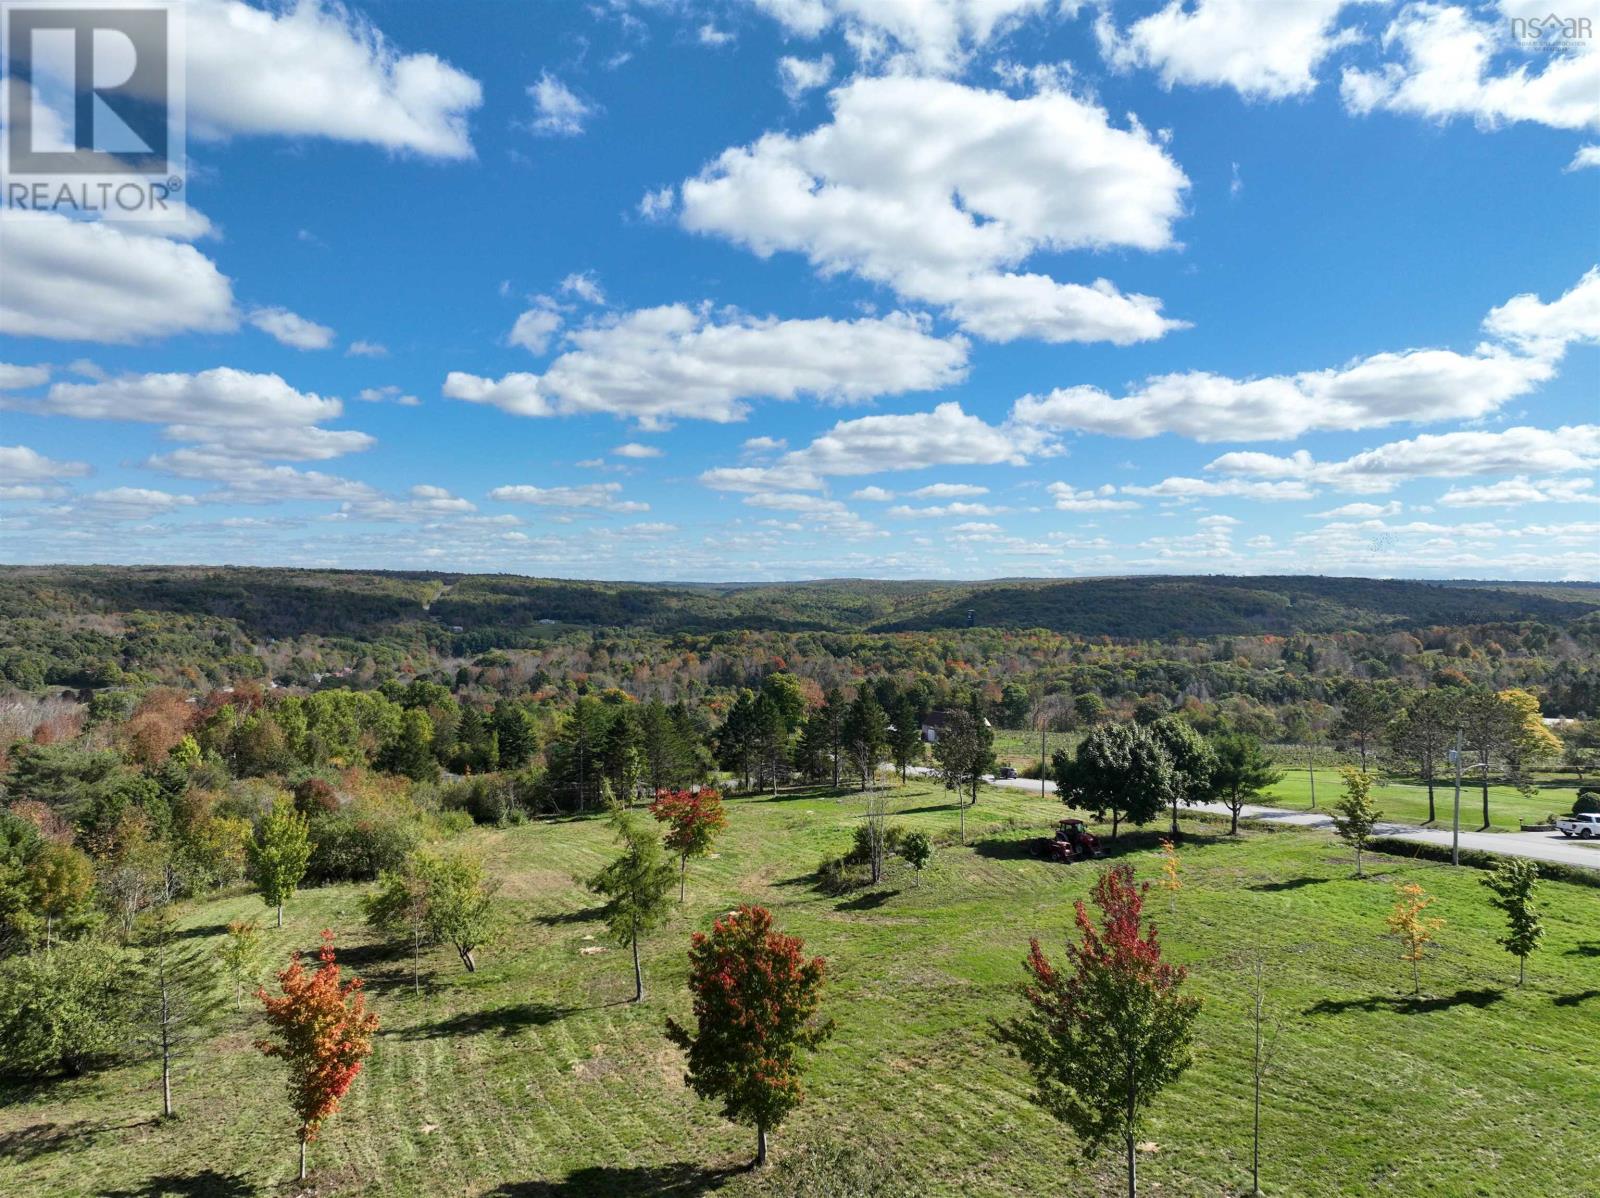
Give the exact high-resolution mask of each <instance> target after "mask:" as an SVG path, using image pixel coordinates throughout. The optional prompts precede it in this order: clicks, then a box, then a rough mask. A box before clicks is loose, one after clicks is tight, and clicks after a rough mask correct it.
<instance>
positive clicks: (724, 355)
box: [444, 304, 967, 426]
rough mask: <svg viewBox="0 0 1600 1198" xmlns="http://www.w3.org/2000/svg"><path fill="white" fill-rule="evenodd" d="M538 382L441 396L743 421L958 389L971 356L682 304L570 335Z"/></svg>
mask: <svg viewBox="0 0 1600 1198" xmlns="http://www.w3.org/2000/svg"><path fill="white" fill-rule="evenodd" d="M567 343H568V345H569V347H570V348H568V349H567V350H566V352H564V353H562V354H561V355H560V356H559V357H558V358H556V360H555V361H554V362H552V363H551V364H550V367H549V369H547V370H546V371H545V372H544V373H543V374H529V373H515V374H508V375H506V376H504V377H503V378H501V379H499V380H492V379H486V378H480V377H478V376H476V375H471V374H466V373H463V372H460V371H452V372H451V373H450V374H449V376H448V377H447V378H446V379H445V385H444V394H445V395H446V396H448V397H449V398H451V399H460V400H465V401H467V402H469V403H487V404H493V405H494V406H496V407H499V408H501V409H503V410H505V411H508V412H512V413H514V414H516V415H520V416H554V415H571V414H576V413H586V412H609V413H611V414H613V415H617V416H623V417H631V418H633V419H636V420H638V421H640V422H641V423H642V424H644V425H647V426H649V425H658V424H660V423H662V422H664V421H667V420H672V419H679V418H681V419H690V420H712V421H717V422H720V423H726V422H729V421H735V420H742V419H743V418H744V417H745V415H746V413H747V412H748V410H749V408H748V404H749V401H751V400H755V399H777V400H792V399H795V398H798V397H799V396H802V395H807V396H812V397H815V398H817V399H821V400H824V401H827V402H839V403H844V402H852V401H859V400H865V399H870V398H872V397H874V396H878V395H898V394H902V393H904V392H907V391H927V390H933V389H936V388H940V387H945V386H949V385H950V384H952V383H955V382H959V381H960V380H961V379H962V378H963V377H964V376H965V372H966V359H967V345H966V342H965V341H964V340H962V339H961V338H960V337H947V338H940V337H934V336H932V335H931V334H930V333H929V331H928V322H927V321H926V320H925V319H922V318H919V317H915V316H910V315H906V314H902V313H892V314H890V315H888V316H885V317H881V318H871V319H869V318H862V319H859V320H833V319H829V318H822V319H816V320H778V319H777V318H775V317H768V318H765V319H760V318H756V317H751V316H745V315H741V314H738V313H733V314H723V315H721V316H720V317H713V316H712V314H711V312H710V311H709V310H708V309H706V308H703V307H702V308H699V309H691V308H689V307H687V306H685V305H682V304H673V305H668V306H664V307H659V308H646V309H640V310H638V311H634V312H629V313H627V314H625V315H622V316H617V317H608V318H606V319H603V320H601V321H598V322H596V323H594V324H591V325H588V326H586V327H584V328H581V329H575V330H573V331H572V332H571V333H569V334H568V337H567Z"/></svg>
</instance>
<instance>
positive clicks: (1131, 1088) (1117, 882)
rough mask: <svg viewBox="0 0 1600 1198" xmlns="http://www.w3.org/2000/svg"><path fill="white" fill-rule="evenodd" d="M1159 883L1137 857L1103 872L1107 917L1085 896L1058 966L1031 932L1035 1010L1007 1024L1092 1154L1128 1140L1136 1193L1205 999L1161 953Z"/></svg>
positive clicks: (1011, 1041)
mask: <svg viewBox="0 0 1600 1198" xmlns="http://www.w3.org/2000/svg"><path fill="white" fill-rule="evenodd" d="M1149 888H1150V887H1149V883H1144V884H1143V885H1136V884H1135V882H1134V880H1133V869H1132V867H1131V866H1127V865H1118V866H1115V867H1113V868H1111V869H1108V870H1106V871H1104V872H1103V873H1102V874H1101V875H1100V877H1099V878H1098V879H1097V880H1096V881H1095V884H1094V890H1093V892H1092V898H1093V900H1094V904H1095V906H1096V907H1097V908H1098V909H1099V920H1098V923H1097V921H1096V920H1095V919H1093V918H1091V917H1090V915H1089V912H1088V909H1087V908H1086V907H1085V905H1084V903H1083V900H1081V899H1080V900H1078V902H1077V928H1078V940H1077V942H1069V943H1068V945H1067V959H1068V968H1066V969H1064V970H1059V971H1058V970H1057V969H1056V967H1055V966H1054V965H1052V964H1051V963H1050V960H1049V958H1048V957H1046V956H1045V953H1044V950H1043V949H1042V948H1040V947H1039V942H1038V941H1037V940H1034V941H1032V942H1030V945H1029V952H1028V958H1027V960H1026V962H1025V968H1026V969H1027V972H1028V980H1027V982H1026V983H1025V984H1024V986H1023V987H1022V995H1023V998H1024V999H1025V1000H1026V1001H1027V1003H1028V1008H1029V1009H1028V1011H1027V1012H1026V1014H1024V1015H1022V1016H1020V1017H1018V1018H1014V1019H1011V1020H1008V1021H1006V1022H1004V1023H1001V1024H998V1025H997V1027H996V1031H997V1034H998V1036H999V1038H1000V1040H1001V1041H1002V1042H1003V1043H1005V1044H1007V1045H1009V1046H1010V1047H1011V1048H1012V1050H1013V1051H1015V1052H1016V1054H1017V1055H1018V1056H1019V1057H1020V1058H1021V1059H1022V1061H1023V1063H1024V1064H1025V1065H1026V1066H1027V1067H1028V1070H1029V1072H1030V1073H1031V1074H1032V1075H1033V1081H1034V1086H1035V1090H1034V1095H1033V1100H1034V1101H1035V1102H1036V1103H1038V1104H1039V1105H1040V1106H1041V1107H1043V1108H1044V1109H1045V1110H1046V1111H1048V1112H1049V1113H1050V1114H1051V1115H1053V1116H1055V1117H1056V1118H1057V1119H1059V1120H1061V1121H1062V1122H1063V1123H1065V1124H1066V1125H1067V1126H1068V1127H1070V1128H1072V1130H1073V1131H1074V1132H1076V1133H1077V1135H1078V1137H1079V1138H1080V1139H1081V1140H1082V1141H1083V1149H1084V1153H1085V1155H1086V1156H1092V1155H1094V1154H1095V1153H1097V1152H1098V1151H1099V1150H1100V1148H1101V1147H1102V1146H1103V1145H1104V1144H1105V1143H1106V1142H1107V1141H1120V1142H1121V1144H1122V1146H1123V1149H1124V1153H1125V1156H1126V1160H1127V1180H1128V1194H1129V1196H1130V1198H1132V1195H1133V1194H1134V1193H1135V1192H1136V1188H1137V1181H1138V1165H1137V1161H1136V1144H1137V1142H1138V1138H1139V1133H1140V1131H1141V1130H1142V1129H1143V1127H1144V1124H1145V1120H1146V1119H1147V1117H1148V1112H1149V1109H1150V1105H1151V1103H1152V1102H1153V1101H1154V1100H1155V1097H1156V1095H1158V1094H1159V1093H1160V1092H1161V1091H1162V1090H1163V1089H1165V1088H1166V1087H1167V1086H1168V1085H1170V1084H1171V1083H1172V1082H1174V1081H1176V1080H1177V1079H1178V1078H1179V1077H1180V1076H1182V1074H1183V1072H1184V1071H1185V1070H1186V1069H1187V1068H1188V1067H1189V1063H1190V1051H1191V1045H1192V1044H1193V1041H1194V1023H1195V1018H1196V1017H1197V1016H1198V1014H1199V1011H1200V1000H1199V999H1198V998H1196V997H1193V996H1191V995H1186V994H1183V993H1182V987H1183V983H1184V981H1185V979H1186V978H1187V976H1188V974H1187V971H1186V970H1184V968H1183V967H1182V966H1175V965H1171V964H1169V963H1168V962H1166V961H1163V960H1162V958H1161V946H1160V943H1159V942H1158V940H1157V938H1156V929H1155V926H1154V925H1153V924H1151V925H1147V924H1146V923H1145V920H1144V898H1145V895H1146V893H1147V892H1148V891H1149Z"/></svg>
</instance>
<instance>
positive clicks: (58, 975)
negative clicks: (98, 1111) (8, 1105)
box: [0, 940, 132, 1077]
mask: <svg viewBox="0 0 1600 1198" xmlns="http://www.w3.org/2000/svg"><path fill="white" fill-rule="evenodd" d="M131 982H132V964H131V962H130V961H129V959H128V957H127V956H126V955H125V954H124V953H123V952H122V951H121V950H120V949H117V948H115V947H113V946H111V945H109V944H103V943H101V942H99V941H95V940H77V941H69V942H67V943H64V944H58V945H56V947H55V948H54V949H52V950H51V951H50V952H47V953H32V954H30V955H28V956H25V957H15V958H13V959H11V960H9V961H7V962H5V963H4V964H3V965H0V1073H4V1074H8V1075H12V1076H17V1077H42V1076H46V1075H49V1074H53V1073H67V1074H79V1073H83V1072H85V1071H86V1070H88V1069H92V1068H97V1067H100V1066H103V1065H107V1064H110V1063H112V1062H113V1061H114V1060H115V1059H116V1057H117V1056H118V1055H119V1054H120V1053H121V1052H123V1051H124V1050H125V1049H126V1047H127V1044H128V1037H129V1030H130V1018H131V1016H130V1012H129V1009H128V1000H127V997H126V996H127V995H128V993H129V991H130V989H131Z"/></svg>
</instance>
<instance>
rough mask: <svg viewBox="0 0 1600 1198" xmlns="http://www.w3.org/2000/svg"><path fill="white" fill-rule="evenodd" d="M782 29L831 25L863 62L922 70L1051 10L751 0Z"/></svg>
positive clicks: (1017, 1) (963, 56)
mask: <svg viewBox="0 0 1600 1198" xmlns="http://www.w3.org/2000/svg"><path fill="white" fill-rule="evenodd" d="M753 3H754V4H755V5H756V7H757V8H760V9H762V10H763V11H765V12H767V13H768V14H769V15H771V16H772V17H774V18H775V19H776V20H777V21H778V22H779V23H781V24H782V25H783V27H784V29H785V31H786V32H788V33H790V34H793V35H795V36H798V37H806V38H815V37H820V36H821V35H822V34H824V33H825V32H827V31H828V30H830V29H839V30H841V31H842V32H843V34H844V37H845V40H846V42H848V43H849V45H850V46H851V48H852V49H853V50H854V51H855V53H856V54H857V56H858V57H860V58H861V59H862V60H863V61H864V62H866V63H886V64H887V65H897V64H899V63H903V65H905V66H906V67H908V68H913V69H915V70H918V71H922V72H933V73H948V72H952V71H956V70H959V69H960V68H961V67H962V65H963V64H964V63H965V62H966V61H967V58H968V57H969V55H971V54H972V53H973V52H974V51H976V50H979V49H982V48H983V47H985V46H987V45H989V44H990V43H992V42H993V41H995V40H996V39H997V38H999V37H1002V36H1004V35H1005V34H1006V33H1008V32H1010V31H1011V30H1012V29H1014V28H1015V27H1016V26H1017V25H1018V24H1019V23H1020V22H1021V21H1023V20H1024V19H1026V18H1028V17H1031V16H1037V15H1041V14H1044V13H1046V12H1048V11H1050V7H1051V6H1050V4H1049V2H1048V0H922V2H921V3H916V4H899V3H893V4H884V3H881V2H880V0H753Z"/></svg>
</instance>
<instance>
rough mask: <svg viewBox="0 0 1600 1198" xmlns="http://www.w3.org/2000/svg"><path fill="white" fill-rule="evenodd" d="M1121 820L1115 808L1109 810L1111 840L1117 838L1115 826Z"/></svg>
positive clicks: (1119, 813) (1120, 815)
mask: <svg viewBox="0 0 1600 1198" xmlns="http://www.w3.org/2000/svg"><path fill="white" fill-rule="evenodd" d="M1121 818H1122V813H1121V812H1120V811H1118V810H1117V809H1116V808H1115V807H1113V808H1112V809H1111V839H1112V840H1115V839H1116V838H1117V824H1118V822H1119V821H1120V820H1121Z"/></svg>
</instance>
